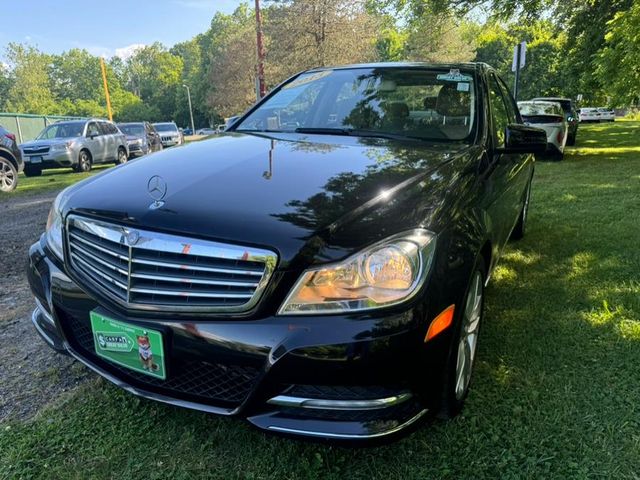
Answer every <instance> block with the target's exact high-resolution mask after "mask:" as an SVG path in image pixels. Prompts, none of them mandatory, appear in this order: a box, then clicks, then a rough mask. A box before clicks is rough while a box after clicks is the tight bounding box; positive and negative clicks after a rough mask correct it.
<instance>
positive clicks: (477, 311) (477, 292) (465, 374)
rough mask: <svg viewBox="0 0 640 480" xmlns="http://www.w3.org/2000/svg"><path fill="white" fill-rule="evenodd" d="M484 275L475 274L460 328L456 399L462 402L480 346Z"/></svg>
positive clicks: (477, 272) (478, 272)
mask: <svg viewBox="0 0 640 480" xmlns="http://www.w3.org/2000/svg"><path fill="white" fill-rule="evenodd" d="M482 290H483V289H482V274H481V273H480V271H476V272H475V273H474V274H473V279H472V281H471V286H470V287H469V293H467V299H466V301H465V307H464V312H463V316H462V325H461V328H460V340H459V343H458V359H457V362H456V377H455V379H456V383H455V393H456V399H457V400H461V399H462V398H463V397H464V396H465V394H466V392H467V389H468V388H469V381H470V380H471V372H472V370H473V361H474V359H475V355H476V346H477V344H478V333H479V329H480V319H481V316H482V293H483V292H482Z"/></svg>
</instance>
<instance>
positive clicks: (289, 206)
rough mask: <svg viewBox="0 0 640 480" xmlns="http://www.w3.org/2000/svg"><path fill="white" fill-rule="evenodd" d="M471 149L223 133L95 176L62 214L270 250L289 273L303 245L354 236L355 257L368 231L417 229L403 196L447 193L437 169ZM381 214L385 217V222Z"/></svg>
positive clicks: (411, 206)
mask: <svg viewBox="0 0 640 480" xmlns="http://www.w3.org/2000/svg"><path fill="white" fill-rule="evenodd" d="M337 142H339V143H337ZM464 148H465V147H464V146H460V145H455V146H443V145H435V144H425V143H420V142H410V143H400V142H387V141H380V140H376V139H360V138H354V137H331V136H318V135H313V136H307V137H305V136H303V135H300V134H278V135H273V136H259V135H244V134H237V133H231V134H223V135H221V136H217V137H213V138H211V139H209V140H203V141H200V142H194V143H191V144H189V145H186V146H183V147H180V148H178V149H172V150H165V151H162V152H159V153H157V154H155V155H153V157H152V158H151V157H148V158H144V157H143V158H142V159H139V160H136V161H133V162H129V163H127V164H125V165H122V166H119V167H117V168H114V169H111V170H110V171H107V172H105V173H103V174H100V175H97V176H94V177H92V178H89V179H87V180H86V181H84V182H83V183H81V184H79V185H77V187H76V188H74V189H73V192H72V194H71V195H69V198H68V200H67V201H66V203H65V206H64V214H65V215H66V214H68V213H69V212H70V211H75V212H76V213H84V214H87V215H91V216H96V217H99V218H102V219H107V220H112V221H115V222H118V223H124V224H128V225H131V226H133V227H137V228H141V229H151V230H159V231H164V232H167V233H178V234H183V235H191V236H194V237H203V238H209V239H214V240H217V241H223V242H231V243H239V244H247V245H253V246H259V247H267V248H271V249H274V250H276V251H277V252H278V253H279V255H280V259H281V266H282V265H285V266H286V265H287V264H288V263H289V262H291V261H292V260H293V259H294V258H295V257H296V256H297V255H299V254H300V253H301V252H304V251H305V249H304V247H305V245H306V246H307V247H309V245H315V246H314V247H313V249H315V250H316V251H317V250H318V248H319V247H318V239H322V241H320V243H323V242H326V241H327V238H328V237H329V236H331V235H335V236H338V237H339V236H342V237H343V238H344V239H346V240H344V241H343V242H342V245H343V248H344V249H345V250H344V252H347V251H348V250H349V249H350V248H353V247H355V246H357V243H358V241H359V240H357V239H356V237H358V236H362V235H364V236H365V237H368V236H367V234H366V232H365V231H366V229H367V228H370V229H371V232H372V233H371V235H390V234H392V233H396V232H393V231H391V230H394V229H396V231H398V230H397V229H401V228H402V225H400V224H397V222H401V223H402V222H405V221H406V223H407V225H408V226H406V227H404V228H414V227H415V226H416V223H413V220H409V219H407V216H410V215H413V214H414V213H415V211H416V210H417V208H414V205H415V204H412V203H411V202H407V201H403V200H402V195H403V194H406V193H407V192H409V191H411V189H412V188H414V189H415V188H419V189H420V192H421V195H422V198H424V196H425V189H427V190H428V191H430V192H431V193H432V194H434V195H436V196H437V195H442V192H443V189H444V188H445V187H446V178H444V177H443V176H442V175H441V174H438V175H430V172H433V171H434V170H435V169H436V168H437V167H438V166H440V165H442V164H443V163H447V162H448V161H449V160H451V159H452V158H453V157H454V156H455V154H456V153H457V152H460V151H461V150H463V149H464ZM467 148H468V147H467ZM154 176H159V177H160V178H161V180H162V181H163V183H165V184H166V195H165V196H164V197H163V199H162V201H163V202H164V203H163V204H162V206H160V207H159V208H154V206H153V205H152V204H153V203H154V199H153V198H152V195H151V194H150V193H149V183H150V179H151V178H152V177H154ZM418 185H419V186H418ZM394 208H395V209H396V210H395V213H394V210H393V209H394ZM371 212H376V213H375V215H374V214H372V213H371ZM376 215H377V216H384V217H385V218H386V220H385V221H379V222H378V221H376ZM367 221H369V223H367ZM394 222H396V223H394ZM367 225H368V226H367ZM354 231H355V233H353V232H354ZM350 232H351V233H350ZM314 239H315V240H314ZM314 242H315V243H314ZM350 242H351V243H350ZM353 242H355V243H353ZM344 252H338V253H335V256H341V255H342V254H343V253H344ZM307 253H308V252H307ZM314 255H315V253H314Z"/></svg>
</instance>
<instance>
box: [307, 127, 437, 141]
mask: <svg viewBox="0 0 640 480" xmlns="http://www.w3.org/2000/svg"><path fill="white" fill-rule="evenodd" d="M295 132H296V133H312V134H316V135H344V136H351V137H365V138H366V137H368V138H385V139H388V140H419V141H428V139H426V138H422V137H414V136H411V135H403V134H400V133H389V132H381V131H379V130H364V129H358V128H331V127H299V128H296V129H295Z"/></svg>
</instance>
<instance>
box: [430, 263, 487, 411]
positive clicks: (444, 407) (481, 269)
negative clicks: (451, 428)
mask: <svg viewBox="0 0 640 480" xmlns="http://www.w3.org/2000/svg"><path fill="white" fill-rule="evenodd" d="M484 279H485V266H484V261H483V259H482V257H479V258H478V261H477V262H476V266H475V268H474V270H473V273H472V274H471V279H470V280H469V286H468V287H467V292H466V294H465V297H464V302H463V303H462V304H461V308H463V311H462V312H460V320H459V321H458V325H457V329H456V330H457V332H456V335H455V337H454V338H455V341H454V342H453V344H452V347H451V350H450V352H449V358H448V361H447V366H446V371H445V381H444V390H443V392H442V394H443V396H442V403H441V406H440V413H439V417H441V418H453V417H455V416H456V415H457V414H458V413H460V410H462V407H463V405H464V401H465V399H466V398H467V394H468V393H469V385H470V384H471V374H472V372H473V365H474V362H475V358H476V349H477V346H478V335H479V333H480V324H481V323H482V318H483V314H484Z"/></svg>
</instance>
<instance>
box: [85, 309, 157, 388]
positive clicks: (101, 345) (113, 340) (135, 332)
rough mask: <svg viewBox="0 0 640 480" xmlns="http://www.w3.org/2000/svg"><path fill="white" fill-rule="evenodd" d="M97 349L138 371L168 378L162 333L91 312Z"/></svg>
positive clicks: (107, 356) (111, 358)
mask: <svg viewBox="0 0 640 480" xmlns="http://www.w3.org/2000/svg"><path fill="white" fill-rule="evenodd" d="M90 316H91V330H92V332H93V343H94V345H95V349H96V353H97V354H98V355H100V356H101V357H103V358H105V359H107V360H109V361H110V362H113V363H117V364H118V365H121V366H123V367H127V368H130V369H131V370H135V371H136V372H140V373H144V374H147V375H151V376H152V377H156V378H161V379H163V380H164V379H165V378H167V373H166V370H165V367H164V345H163V342H162V333H160V332H158V331H157V330H151V329H149V328H141V327H138V326H137V325H131V324H129V323H125V322H120V321H118V320H114V319H112V318H109V317H105V316H104V315H101V314H99V313H97V312H91V315H90Z"/></svg>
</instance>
